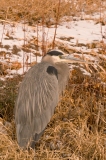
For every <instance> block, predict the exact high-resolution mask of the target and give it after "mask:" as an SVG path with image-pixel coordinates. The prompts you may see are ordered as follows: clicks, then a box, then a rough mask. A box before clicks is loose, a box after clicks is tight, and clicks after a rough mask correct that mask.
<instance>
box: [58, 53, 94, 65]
mask: <svg viewBox="0 0 106 160" xmlns="http://www.w3.org/2000/svg"><path fill="white" fill-rule="evenodd" d="M60 59H61V61H63V62H66V63H86V64H92V63H93V62H87V61H84V60H81V59H79V58H75V57H73V56H71V55H69V54H65V55H61V56H60Z"/></svg>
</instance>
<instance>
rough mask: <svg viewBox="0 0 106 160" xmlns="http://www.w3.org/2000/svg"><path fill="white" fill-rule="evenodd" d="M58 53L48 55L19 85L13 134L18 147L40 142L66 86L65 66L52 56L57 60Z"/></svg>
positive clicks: (66, 73) (66, 70) (67, 69)
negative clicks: (15, 136) (14, 132)
mask: <svg viewBox="0 0 106 160" xmlns="http://www.w3.org/2000/svg"><path fill="white" fill-rule="evenodd" d="M56 54H57V55H56ZM60 54H61V52H58V51H51V52H49V54H47V55H46V56H44V57H43V59H42V61H41V63H38V64H36V65H35V66H33V67H32V68H31V69H29V71H28V72H27V73H26V75H25V77H24V79H23V81H22V83H21V85H20V88H19V93H18V97H17V100H16V105H15V123H16V135H17V141H18V144H19V146H20V147H23V148H27V147H32V148H34V144H35V143H34V142H36V141H38V140H39V138H40V137H41V135H42V134H43V132H44V130H45V128H46V126H47V124H48V123H49V122H50V119H51V117H52V115H53V114H54V109H55V107H56V106H57V104H58V102H59V96H60V95H61V93H62V91H63V90H64V89H65V87H66V84H67V82H68V77H69V67H68V64H67V63H65V62H59V61H58V62H54V59H53V55H55V57H58V55H60Z"/></svg>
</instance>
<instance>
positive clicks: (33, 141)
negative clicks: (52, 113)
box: [31, 129, 45, 149]
mask: <svg viewBox="0 0 106 160" xmlns="http://www.w3.org/2000/svg"><path fill="white" fill-rule="evenodd" d="M44 131H45V129H44V130H43V131H42V132H40V133H39V134H37V133H36V134H35V135H34V136H33V140H32V142H31V148H33V149H34V148H35V144H36V142H38V140H39V139H40V137H41V136H42V135H43V133H44Z"/></svg>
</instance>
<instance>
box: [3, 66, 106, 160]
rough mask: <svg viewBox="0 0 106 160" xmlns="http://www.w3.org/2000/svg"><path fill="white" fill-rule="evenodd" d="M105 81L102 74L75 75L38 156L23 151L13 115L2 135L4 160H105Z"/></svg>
mask: <svg viewBox="0 0 106 160" xmlns="http://www.w3.org/2000/svg"><path fill="white" fill-rule="evenodd" d="M104 76H105V75H104ZM102 77H103V76H102ZM102 80H103V79H102V78H100V75H99V74H94V73H93V74H92V76H91V77H89V76H84V75H83V74H82V72H81V71H80V69H78V68H75V69H74V70H73V71H72V72H71V75H70V81H69V85H68V87H67V89H66V91H65V93H64V96H63V97H62V98H61V102H60V103H59V104H58V106H57V107H56V110H55V114H54V116H53V117H52V119H51V122H50V123H49V124H48V126H47V128H46V130H45V133H44V135H43V136H42V138H41V139H40V140H39V142H38V143H37V144H36V146H35V152H34V151H33V150H31V151H22V150H21V149H20V148H19V146H18V145H17V142H16V138H15V131H14V123H13V117H12V115H11V121H12V122H11V124H12V127H11V128H10V130H8V135H5V134H0V153H1V154H0V158H1V159H3V160H10V159H11V160H12V159H13V160H14V159H16V160H21V159H28V160H30V159H37V160H41V159H42V160H60V159H61V160H63V159H64V160H105V159H106V85H104V84H102V83H101V82H102ZM104 82H106V81H104ZM12 83H13V82H12ZM16 88H17V87H16ZM7 119H10V115H9V117H7Z"/></svg>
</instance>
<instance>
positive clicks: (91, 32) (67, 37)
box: [0, 14, 106, 79]
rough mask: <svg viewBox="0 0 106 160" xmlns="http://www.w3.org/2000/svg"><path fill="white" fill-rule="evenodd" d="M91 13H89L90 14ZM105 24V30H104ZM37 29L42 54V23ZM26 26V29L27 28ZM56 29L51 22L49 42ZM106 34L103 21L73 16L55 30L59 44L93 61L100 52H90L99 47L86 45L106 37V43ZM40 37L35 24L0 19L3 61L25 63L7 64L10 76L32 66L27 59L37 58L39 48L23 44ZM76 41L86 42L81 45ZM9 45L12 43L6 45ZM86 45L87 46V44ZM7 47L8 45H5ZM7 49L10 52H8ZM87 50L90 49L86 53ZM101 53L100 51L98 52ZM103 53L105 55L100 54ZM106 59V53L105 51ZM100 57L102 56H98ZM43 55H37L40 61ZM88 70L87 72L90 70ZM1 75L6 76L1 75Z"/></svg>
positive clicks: (1, 56) (48, 33) (47, 31)
mask: <svg viewBox="0 0 106 160" xmlns="http://www.w3.org/2000/svg"><path fill="white" fill-rule="evenodd" d="M87 16H88V15H86V17H87ZM97 16H99V15H98V14H95V15H93V18H94V17H95V18H97ZM101 28H102V33H101ZM38 29H39V32H38V36H39V37H38V40H39V52H40V54H41V46H42V43H41V41H42V27H41V26H39V28H38ZM24 30H25V32H24ZM54 32H55V27H54V26H51V27H50V28H49V29H48V28H47V27H45V39H46V43H47V44H48V45H49V44H50V43H52V41H53V37H54ZM103 35H104V37H106V25H104V26H101V24H100V23H98V24H96V23H95V21H94V20H76V21H74V20H72V18H71V17H70V21H68V22H61V24H60V25H58V28H57V34H56V44H58V43H59V44H60V46H61V47H67V48H68V49H69V50H75V51H77V52H80V54H79V53H76V52H75V53H70V52H69V53H70V54H72V55H73V56H78V55H79V56H80V58H84V57H85V59H87V60H90V61H95V62H97V61H98V57H99V56H98V57H97V56H93V55H90V54H88V53H90V52H91V51H92V50H93V51H95V52H96V53H97V52H98V49H99V48H94V49H92V48H91V49H90V48H88V47H87V44H90V43H91V44H92V42H100V41H102V40H103V41H104V43H106V38H104V39H103V37H102V36H103ZM36 37H37V31H36V27H34V26H33V27H31V26H28V25H27V24H25V25H24V24H20V23H19V24H18V23H15V24H14V26H13V25H12V24H9V23H3V24H2V23H0V42H1V45H3V47H1V48H0V62H2V63H3V64H6V63H7V65H8V66H10V64H11V63H12V62H15V61H17V62H19V63H20V64H21V65H22V67H21V68H19V69H17V70H15V69H12V70H11V69H9V68H8V70H7V71H8V75H7V76H11V75H13V74H23V72H26V71H27V70H28V69H29V68H30V67H29V66H28V65H26V62H27V63H32V62H34V61H36V56H35V55H34V53H35V54H36V52H37V51H36V49H33V48H30V51H29V53H28V52H25V51H23V50H22V46H23V45H25V44H26V45H27V44H28V43H29V42H31V43H33V45H35V44H36V43H34V38H35V39H36ZM77 44H83V45H81V46H78V45H77ZM6 45H9V46H10V47H9V48H8V49H6V47H5V46H6ZM14 45H15V46H16V47H17V49H19V50H18V52H17V54H13V53H12V51H13V46H14ZM84 45H85V46H84ZM4 47H5V48H4ZM4 52H10V53H8V54H6V55H5V53H4ZM84 52H87V53H84ZM97 54H98V53H97ZM81 55H82V57H81ZM100 56H102V55H100ZM103 56H104V57H103V58H105V59H106V56H105V55H103ZM99 58H100V57H99ZM40 60H41V57H39V56H37V62H40ZM87 74H88V73H87ZM1 79H3V77H2V76H1Z"/></svg>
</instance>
